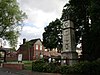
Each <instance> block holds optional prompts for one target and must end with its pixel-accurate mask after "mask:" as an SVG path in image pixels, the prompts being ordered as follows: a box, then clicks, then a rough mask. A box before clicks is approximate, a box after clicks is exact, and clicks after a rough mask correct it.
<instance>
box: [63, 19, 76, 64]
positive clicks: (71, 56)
mask: <svg viewBox="0 0 100 75" xmlns="http://www.w3.org/2000/svg"><path fill="white" fill-rule="evenodd" d="M61 54H62V59H67V64H69V65H73V64H75V63H77V59H78V55H77V52H76V47H75V33H74V24H73V22H72V21H71V20H67V21H65V22H64V23H63V51H62V52H61Z"/></svg>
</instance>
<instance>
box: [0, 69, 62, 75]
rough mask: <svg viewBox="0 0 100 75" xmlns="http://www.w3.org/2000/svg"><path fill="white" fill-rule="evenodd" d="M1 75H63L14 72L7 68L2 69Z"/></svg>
mask: <svg viewBox="0 0 100 75" xmlns="http://www.w3.org/2000/svg"><path fill="white" fill-rule="evenodd" d="M0 75H61V74H58V73H41V72H32V71H29V70H13V69H7V68H0Z"/></svg>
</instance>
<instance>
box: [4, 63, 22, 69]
mask: <svg viewBox="0 0 100 75" xmlns="http://www.w3.org/2000/svg"><path fill="white" fill-rule="evenodd" d="M2 67H4V68H10V69H16V70H22V69H23V68H24V64H18V63H17V64H15V63H14V64H13V63H2Z"/></svg>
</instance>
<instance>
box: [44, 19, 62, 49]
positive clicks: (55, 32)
mask: <svg viewBox="0 0 100 75" xmlns="http://www.w3.org/2000/svg"><path fill="white" fill-rule="evenodd" d="M61 26H62V23H61V21H60V20H59V19H56V20H55V21H52V22H50V23H49V25H48V26H46V27H45V28H44V30H45V32H44V33H43V44H44V46H45V47H46V48H49V49H52V48H58V49H59V50H61V48H62V29H61Z"/></svg>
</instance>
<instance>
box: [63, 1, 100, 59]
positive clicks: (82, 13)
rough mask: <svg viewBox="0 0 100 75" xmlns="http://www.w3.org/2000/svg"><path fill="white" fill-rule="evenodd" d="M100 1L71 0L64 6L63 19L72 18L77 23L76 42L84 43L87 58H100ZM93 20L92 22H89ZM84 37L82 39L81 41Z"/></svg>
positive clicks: (84, 53)
mask: <svg viewBox="0 0 100 75" xmlns="http://www.w3.org/2000/svg"><path fill="white" fill-rule="evenodd" d="M99 13H100V1H99V0H97V1H95V0H70V1H69V3H67V4H66V5H65V6H64V9H63V14H62V17H61V19H62V21H66V20H67V19H70V20H72V21H73V22H74V25H75V35H76V44H78V43H79V42H81V43H82V50H83V51H82V52H83V57H84V59H85V60H89V61H91V60H96V59H97V58H100V54H99V52H100V50H99V49H100V45H99V43H100V41H99V39H100V31H99V30H100V18H99V17H100V14H99ZM89 20H91V23H90V22H89ZM80 37H82V41H80Z"/></svg>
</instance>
